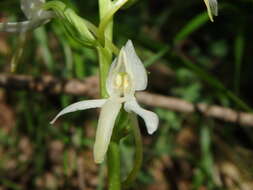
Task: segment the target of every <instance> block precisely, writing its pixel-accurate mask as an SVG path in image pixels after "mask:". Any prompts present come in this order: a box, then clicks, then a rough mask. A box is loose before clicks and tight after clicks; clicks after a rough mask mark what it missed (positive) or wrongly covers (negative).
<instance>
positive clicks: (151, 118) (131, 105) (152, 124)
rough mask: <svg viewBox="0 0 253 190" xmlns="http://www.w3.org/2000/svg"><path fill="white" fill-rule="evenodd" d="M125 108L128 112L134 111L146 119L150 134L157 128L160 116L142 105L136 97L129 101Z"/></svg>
mask: <svg viewBox="0 0 253 190" xmlns="http://www.w3.org/2000/svg"><path fill="white" fill-rule="evenodd" d="M124 108H125V110H126V111H127V112H130V111H133V112H135V113H136V114H138V115H139V116H141V117H142V118H143V119H144V121H145V124H146V127H147V130H148V133H149V134H152V133H154V132H155V131H156V130H157V127H158V124H159V119H158V116H157V115H156V114H155V113H154V112H151V111H148V110H145V109H143V108H142V107H140V105H139V104H138V103H137V101H136V99H135V98H133V99H132V100H130V101H127V102H126V103H125V105H124Z"/></svg>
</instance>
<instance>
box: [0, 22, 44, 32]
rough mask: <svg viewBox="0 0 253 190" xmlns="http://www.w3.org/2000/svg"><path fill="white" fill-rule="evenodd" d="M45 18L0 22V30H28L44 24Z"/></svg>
mask: <svg viewBox="0 0 253 190" xmlns="http://www.w3.org/2000/svg"><path fill="white" fill-rule="evenodd" d="M46 22H47V21H46V20H28V21H23V22H4V23H0V31H2V32H13V33H19V32H26V31H28V30H32V29H35V28H37V27H39V26H40V25H42V24H45V23H46Z"/></svg>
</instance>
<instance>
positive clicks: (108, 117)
mask: <svg viewBox="0 0 253 190" xmlns="http://www.w3.org/2000/svg"><path fill="white" fill-rule="evenodd" d="M121 106H122V104H121V103H120V102H119V101H117V99H114V98H109V99H108V100H107V101H106V103H105V104H104V105H103V106H102V109H101V112H100V116H99V120H98V127H97V132H96V139H95V144H94V149H93V154H94V160H95V162H96V163H102V162H103V161H104V158H105V154H106V152H107V150H108V147H109V144H110V140H111V136H112V131H113V127H114V123H115V121H116V118H117V115H118V113H119V111H120V108H121Z"/></svg>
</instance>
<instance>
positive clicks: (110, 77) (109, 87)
mask: <svg viewBox="0 0 253 190" xmlns="http://www.w3.org/2000/svg"><path fill="white" fill-rule="evenodd" d="M117 60H118V59H117V58H115V59H114V60H113V62H112V64H111V66H110V70H109V73H108V77H107V79H106V90H107V93H108V94H109V95H110V96H111V95H112V94H113V79H114V74H115V68H116V64H117Z"/></svg>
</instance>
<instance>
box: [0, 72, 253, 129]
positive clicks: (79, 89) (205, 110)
mask: <svg viewBox="0 0 253 190" xmlns="http://www.w3.org/2000/svg"><path fill="white" fill-rule="evenodd" d="M0 87H2V88H5V89H7V90H30V91H36V92H44V93H50V94H59V93H65V94H72V95H85V96H88V97H92V98H97V97H98V94H99V93H98V92H99V91H98V78H97V77H96V76H92V77H88V78H86V79H85V80H78V79H69V80H66V79H59V78H55V77H52V76H49V75H44V76H42V77H32V76H27V75H8V74H0ZM136 97H137V99H138V101H139V102H141V103H143V104H146V105H148V106H152V107H159V108H164V109H168V110H171V111H176V112H183V113H193V112H199V113H201V114H203V115H204V116H206V117H211V118H216V119H220V120H223V121H227V122H232V123H237V124H240V125H243V126H251V127H252V126H253V114H251V113H246V112H240V111H236V110H233V109H230V108H225V107H222V106H217V105H208V104H204V103H199V104H192V103H190V102H188V101H185V100H182V99H179V98H174V97H168V96H163V95H159V94H153V93H149V92H138V93H137V95H136Z"/></svg>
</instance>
